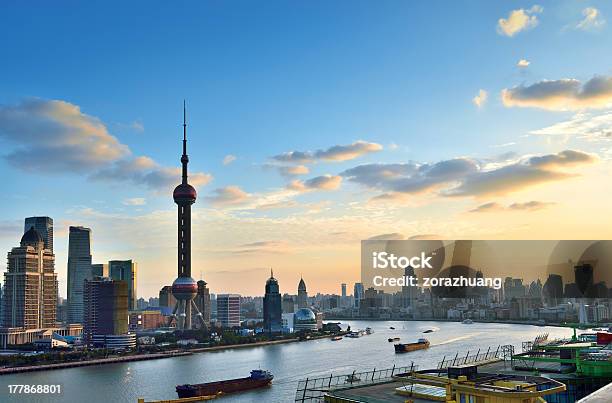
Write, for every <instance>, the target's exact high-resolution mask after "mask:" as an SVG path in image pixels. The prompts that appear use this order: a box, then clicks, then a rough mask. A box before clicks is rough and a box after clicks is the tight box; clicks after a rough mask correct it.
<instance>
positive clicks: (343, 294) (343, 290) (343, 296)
mask: <svg viewBox="0 0 612 403" xmlns="http://www.w3.org/2000/svg"><path fill="white" fill-rule="evenodd" d="M340 289H341V290H342V293H341V294H340V295H342V298H346V283H342V284H340Z"/></svg>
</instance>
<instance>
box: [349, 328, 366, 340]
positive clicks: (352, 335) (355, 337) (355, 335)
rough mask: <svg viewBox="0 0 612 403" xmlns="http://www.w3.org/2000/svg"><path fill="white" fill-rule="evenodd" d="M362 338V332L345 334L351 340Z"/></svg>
mask: <svg viewBox="0 0 612 403" xmlns="http://www.w3.org/2000/svg"><path fill="white" fill-rule="evenodd" d="M361 336H363V330H358V331H356V332H350V333H347V334H346V337H350V338H351V339H358V338H359V337H361Z"/></svg>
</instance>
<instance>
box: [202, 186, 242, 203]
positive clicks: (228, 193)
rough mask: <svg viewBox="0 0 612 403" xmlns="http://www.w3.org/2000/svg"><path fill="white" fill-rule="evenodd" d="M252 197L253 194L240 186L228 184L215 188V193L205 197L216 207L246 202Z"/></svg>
mask: <svg viewBox="0 0 612 403" xmlns="http://www.w3.org/2000/svg"><path fill="white" fill-rule="evenodd" d="M250 198H251V195H250V194H248V193H247V192H245V191H244V190H242V189H240V188H239V187H238V186H226V187H224V188H217V189H215V190H213V195H212V196H207V197H206V198H205V199H206V200H208V201H209V202H210V203H211V204H212V205H213V206H215V207H227V206H236V205H241V204H244V203H246V202H248V201H249V200H250Z"/></svg>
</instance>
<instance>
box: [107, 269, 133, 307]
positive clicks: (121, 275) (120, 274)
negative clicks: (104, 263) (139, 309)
mask: <svg viewBox="0 0 612 403" xmlns="http://www.w3.org/2000/svg"><path fill="white" fill-rule="evenodd" d="M137 270H138V264H137V263H136V262H133V261H132V260H111V261H109V262H108V274H109V277H110V278H112V279H113V280H121V281H125V282H126V283H127V287H128V309H129V310H130V311H133V310H135V309H136V300H137V299H138V296H137V295H136V285H137V281H136V280H137Z"/></svg>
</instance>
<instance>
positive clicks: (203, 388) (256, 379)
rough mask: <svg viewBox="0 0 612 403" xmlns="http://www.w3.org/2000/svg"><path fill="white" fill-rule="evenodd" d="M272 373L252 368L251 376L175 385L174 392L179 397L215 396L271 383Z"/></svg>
mask: <svg viewBox="0 0 612 403" xmlns="http://www.w3.org/2000/svg"><path fill="white" fill-rule="evenodd" d="M273 378H274V375H272V374H271V373H270V372H269V371H264V370H262V369H254V370H252V371H251V376H249V377H247V378H237V379H228V380H225V381H216V382H207V383H198V384H193V385H190V384H185V385H177V387H176V393H177V394H178V396H179V398H181V399H183V398H186V397H204V396H217V395H220V394H224V393H233V392H240V391H243V390H250V389H256V388H261V387H264V386H268V385H270V384H271V383H272V379H273Z"/></svg>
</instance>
